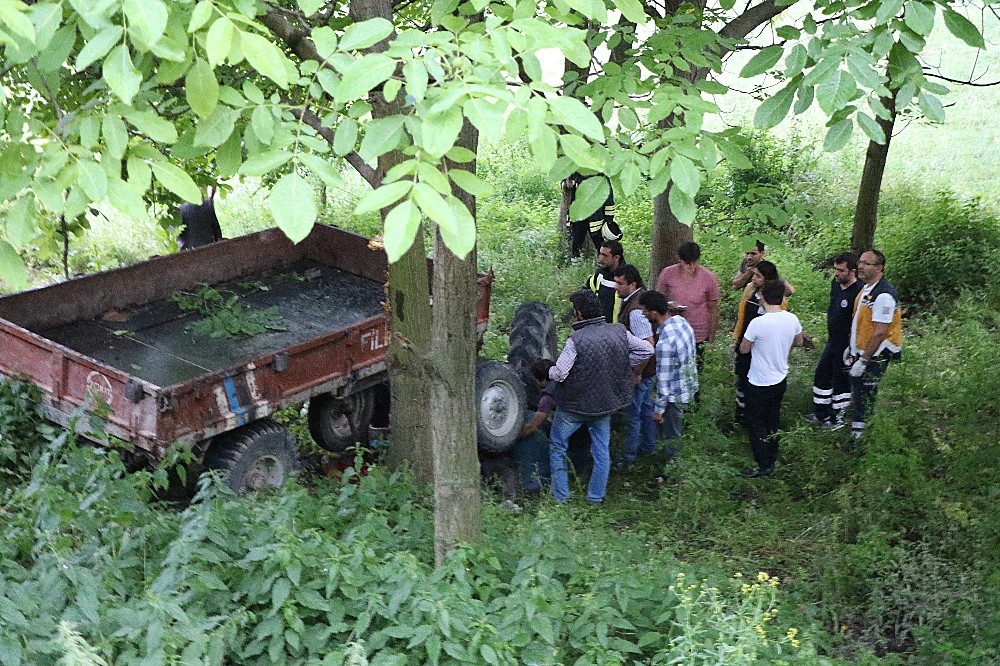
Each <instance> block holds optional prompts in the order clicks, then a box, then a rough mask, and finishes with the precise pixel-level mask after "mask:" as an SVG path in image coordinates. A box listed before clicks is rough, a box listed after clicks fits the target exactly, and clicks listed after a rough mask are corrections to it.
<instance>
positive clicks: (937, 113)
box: [917, 92, 944, 123]
mask: <svg viewBox="0 0 1000 666" xmlns="http://www.w3.org/2000/svg"><path fill="white" fill-rule="evenodd" d="M917 104H919V105H920V110H921V111H923V113H924V116H925V117H926V118H927V119H928V120H930V121H931V122H935V123H943V122H944V106H942V105H941V100H939V99H938V98H937V97H935V96H934V95H929V94H927V93H925V92H920V93H918V94H917Z"/></svg>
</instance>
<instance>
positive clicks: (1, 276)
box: [0, 240, 28, 291]
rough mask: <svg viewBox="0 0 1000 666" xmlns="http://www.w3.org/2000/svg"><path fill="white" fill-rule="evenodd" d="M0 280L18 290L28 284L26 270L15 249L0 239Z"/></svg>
mask: <svg viewBox="0 0 1000 666" xmlns="http://www.w3.org/2000/svg"><path fill="white" fill-rule="evenodd" d="M0 280H3V281H4V282H5V283H6V284H7V286H8V287H10V288H11V289H13V290H15V291H18V290H21V289H24V288H25V287H27V286H28V271H27V269H26V268H25V267H24V260H23V259H21V255H19V254H18V253H17V250H15V249H14V248H13V246H12V245H11V244H10V243H8V242H7V241H5V240H0Z"/></svg>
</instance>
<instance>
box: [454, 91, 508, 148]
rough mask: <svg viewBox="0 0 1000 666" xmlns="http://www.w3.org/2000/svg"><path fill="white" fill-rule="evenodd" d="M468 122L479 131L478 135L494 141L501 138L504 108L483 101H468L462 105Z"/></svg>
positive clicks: (500, 105)
mask: <svg viewBox="0 0 1000 666" xmlns="http://www.w3.org/2000/svg"><path fill="white" fill-rule="evenodd" d="M462 108H463V110H464V111H465V115H466V117H467V118H468V119H469V122H471V123H472V124H473V126H474V127H475V128H476V129H477V130H479V133H480V134H482V135H483V136H485V137H488V138H490V139H492V140H494V141H496V140H499V139H500V137H501V136H503V129H504V107H503V105H502V104H498V103H493V102H490V101H489V100H485V99H473V100H469V101H468V102H466V103H465V104H464V105H463V107H462Z"/></svg>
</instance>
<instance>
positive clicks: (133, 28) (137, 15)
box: [122, 0, 168, 46]
mask: <svg viewBox="0 0 1000 666" xmlns="http://www.w3.org/2000/svg"><path fill="white" fill-rule="evenodd" d="M122 11H124V13H125V16H126V18H127V19H128V29H129V32H130V33H132V34H134V35H135V36H136V37H138V38H139V40H140V41H142V42H143V43H145V44H146V45H147V46H151V45H153V44H155V43H156V42H157V41H158V40H159V39H160V37H162V36H163V33H164V31H166V29H167V20H168V15H167V7H166V5H164V4H163V0H125V1H124V2H123V3H122Z"/></svg>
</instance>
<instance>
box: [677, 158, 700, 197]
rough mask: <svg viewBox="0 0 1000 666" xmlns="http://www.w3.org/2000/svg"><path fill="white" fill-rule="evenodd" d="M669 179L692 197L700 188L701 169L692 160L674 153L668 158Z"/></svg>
mask: <svg viewBox="0 0 1000 666" xmlns="http://www.w3.org/2000/svg"><path fill="white" fill-rule="evenodd" d="M670 180H672V181H673V182H674V185H676V186H677V187H678V188H680V190H681V192H684V193H685V194H687V195H689V196H691V197H694V195H696V194H698V190H699V189H701V171H699V170H698V167H696V166H695V165H694V162H692V161H691V160H689V159H688V158H686V157H684V156H683V155H675V156H674V159H672V160H670Z"/></svg>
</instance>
